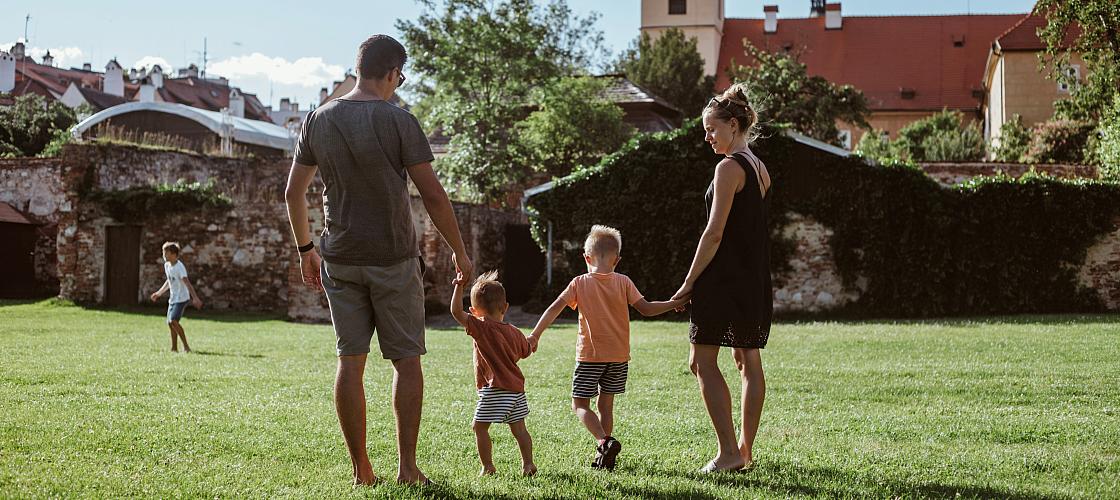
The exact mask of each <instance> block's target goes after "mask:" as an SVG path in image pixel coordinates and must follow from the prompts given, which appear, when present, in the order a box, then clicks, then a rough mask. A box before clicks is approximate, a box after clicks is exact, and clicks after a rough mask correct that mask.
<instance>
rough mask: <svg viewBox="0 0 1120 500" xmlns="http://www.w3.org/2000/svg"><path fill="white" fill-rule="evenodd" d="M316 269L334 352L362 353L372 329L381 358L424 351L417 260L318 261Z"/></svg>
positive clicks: (425, 350) (400, 357)
mask: <svg viewBox="0 0 1120 500" xmlns="http://www.w3.org/2000/svg"><path fill="white" fill-rule="evenodd" d="M321 272H322V277H323V290H325V291H326V293H327V302H329V303H330V306H331V321H332V322H333V323H334V333H335V337H337V339H338V342H337V347H338V355H339V356H351V355H355V354H366V353H368V352H369V344H370V341H371V340H372V339H373V333H374V330H375V329H376V331H377V344H378V345H379V346H380V347H381V355H382V356H384V357H385V359H404V358H411V357H413V356H419V355H421V354H424V353H426V352H427V349H425V348H424V283H423V281H422V279H421V276H420V260H419V259H415V258H412V259H407V260H404V261H401V262H399V263H397V264H392V265H389V266H347V265H343V264H330V263H328V262H327V261H325V260H324V261H323V265H322V268H321Z"/></svg>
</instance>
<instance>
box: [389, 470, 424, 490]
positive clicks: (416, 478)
mask: <svg viewBox="0 0 1120 500" xmlns="http://www.w3.org/2000/svg"><path fill="white" fill-rule="evenodd" d="M397 483H398V484H410V485H415V486H426V485H428V484H430V483H431V481H429V480H428V476H425V475H424V473H423V472H420V469H413V470H411V471H405V470H398V471H397Z"/></svg>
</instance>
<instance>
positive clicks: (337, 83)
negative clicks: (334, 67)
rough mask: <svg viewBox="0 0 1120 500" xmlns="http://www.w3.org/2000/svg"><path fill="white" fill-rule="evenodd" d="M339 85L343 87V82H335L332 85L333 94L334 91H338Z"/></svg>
mask: <svg viewBox="0 0 1120 500" xmlns="http://www.w3.org/2000/svg"><path fill="white" fill-rule="evenodd" d="M339 85H342V82H340V81H338V80H335V81H334V83H332V84H331V92H332V93H333V92H334V91H336V90H338V86H339Z"/></svg>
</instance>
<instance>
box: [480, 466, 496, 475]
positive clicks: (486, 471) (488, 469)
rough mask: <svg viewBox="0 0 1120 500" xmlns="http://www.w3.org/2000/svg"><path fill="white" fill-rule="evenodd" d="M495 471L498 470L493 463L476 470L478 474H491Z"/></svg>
mask: <svg viewBox="0 0 1120 500" xmlns="http://www.w3.org/2000/svg"><path fill="white" fill-rule="evenodd" d="M497 472H498V470H497V469H495V468H494V466H493V465H491V466H489V467H487V466H485V465H483V466H482V470H481V471H479V472H478V475H479V476H492V475H494V474H495V473H497Z"/></svg>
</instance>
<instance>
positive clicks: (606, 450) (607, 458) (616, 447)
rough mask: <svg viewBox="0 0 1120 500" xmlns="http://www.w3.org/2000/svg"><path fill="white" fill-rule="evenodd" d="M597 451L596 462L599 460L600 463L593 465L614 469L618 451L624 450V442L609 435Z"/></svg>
mask: <svg viewBox="0 0 1120 500" xmlns="http://www.w3.org/2000/svg"><path fill="white" fill-rule="evenodd" d="M596 451H597V452H598V453H597V454H596V456H595V462H597V463H598V465H594V464H592V467H596V468H600V469H607V470H614V466H615V462H616V458H617V457H618V452H620V451H622V443H620V442H618V440H617V439H615V438H613V437H610V436H607V440H606V441H603V444H601V445H599V448H598V449H596Z"/></svg>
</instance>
